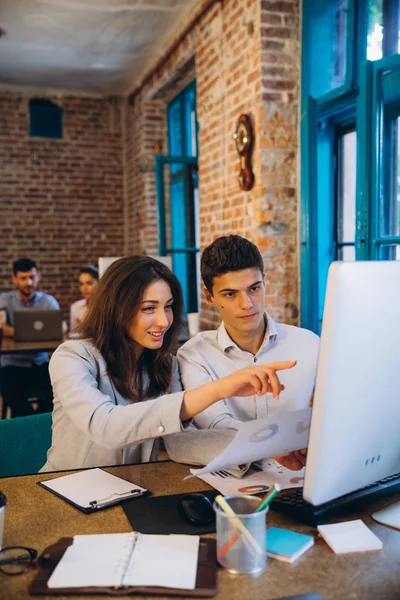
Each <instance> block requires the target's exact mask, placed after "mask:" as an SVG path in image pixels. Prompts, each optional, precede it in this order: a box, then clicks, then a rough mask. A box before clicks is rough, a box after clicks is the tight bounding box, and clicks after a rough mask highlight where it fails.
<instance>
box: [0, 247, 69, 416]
mask: <svg viewBox="0 0 400 600" xmlns="http://www.w3.org/2000/svg"><path fill="white" fill-rule="evenodd" d="M39 282H40V273H39V271H38V268H37V265H36V263H35V261H34V260H31V259H30V258H21V259H19V260H17V261H15V262H14V263H13V275H12V283H13V284H14V286H15V290H14V291H12V292H4V293H2V294H0V311H4V312H5V314H6V323H5V324H4V325H3V335H4V336H5V337H14V312H15V311H16V310H30V309H36V310H58V309H59V308H60V307H59V305H58V302H57V300H56V299H55V298H54V297H53V296H50V295H49V294H45V293H44V292H39V291H38V289H37V288H38V285H39ZM48 362H49V357H48V354H47V353H46V352H26V353H24V354H22V353H18V354H4V355H3V356H2V357H1V368H0V388H1V394H2V396H3V401H4V402H5V403H6V404H7V405H8V406H10V407H11V413H12V416H13V417H22V416H25V415H30V414H33V413H34V412H35V411H34V410H33V408H32V405H31V403H30V402H28V398H29V397H30V391H31V390H32V389H34V390H37V389H39V390H40V392H41V393H40V398H39V407H38V410H37V412H50V411H51V410H52V408H53V393H52V389H51V383H50V378H49V372H48Z"/></svg>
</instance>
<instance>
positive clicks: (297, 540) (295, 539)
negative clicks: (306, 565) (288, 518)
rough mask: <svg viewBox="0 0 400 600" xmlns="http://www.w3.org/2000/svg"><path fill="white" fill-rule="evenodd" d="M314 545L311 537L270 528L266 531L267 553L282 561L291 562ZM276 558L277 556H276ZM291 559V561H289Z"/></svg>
mask: <svg viewBox="0 0 400 600" xmlns="http://www.w3.org/2000/svg"><path fill="white" fill-rule="evenodd" d="M313 543H314V538H313V537H312V536H311V535H304V534H303V533H296V532H295V531H289V530H288V529H279V528H278V527H270V528H269V529H268V530H267V553H271V555H272V554H274V555H279V557H282V559H283V560H285V559H286V560H288V561H289V562H292V561H293V560H295V559H296V558H298V557H299V556H300V555H301V554H303V552H305V551H306V550H308V548H310V547H311V546H312V545H313ZM276 557H277V558H278V556H276ZM291 559H292V560H291Z"/></svg>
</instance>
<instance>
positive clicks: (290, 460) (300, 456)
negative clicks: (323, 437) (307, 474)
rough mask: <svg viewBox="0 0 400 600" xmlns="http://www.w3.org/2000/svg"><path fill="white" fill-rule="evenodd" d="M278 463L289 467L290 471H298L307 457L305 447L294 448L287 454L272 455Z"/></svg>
mask: <svg viewBox="0 0 400 600" xmlns="http://www.w3.org/2000/svg"><path fill="white" fill-rule="evenodd" d="M273 458H274V459H275V460H276V461H277V462H278V463H279V464H280V465H282V466H283V467H286V469H290V470H291V471H300V469H302V468H303V467H304V466H305V464H306V458H307V448H303V450H295V451H294V452H289V454H278V455H277V456H274V457H273Z"/></svg>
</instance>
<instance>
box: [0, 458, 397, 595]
mask: <svg viewBox="0 0 400 600" xmlns="http://www.w3.org/2000/svg"><path fill="white" fill-rule="evenodd" d="M107 470H108V471H110V472H112V473H115V474H116V475H120V476H121V477H124V478H126V479H128V480H131V481H133V482H134V483H137V484H139V485H141V486H143V487H146V488H149V489H150V490H151V491H152V492H153V494H154V495H162V494H167V493H170V494H173V493H179V492H189V491H195V490H201V489H206V488H207V487H208V486H207V485H206V484H205V483H204V482H202V481H201V480H198V479H194V478H193V479H189V480H187V481H183V477H184V476H185V475H187V474H188V467H187V466H185V465H179V464H175V463H173V462H170V461H165V462H158V463H151V464H142V465H133V466H130V467H111V468H109V469H107ZM53 476H54V477H57V476H58V474H54V475H53V474H41V475H29V476H24V477H9V478H4V479H1V480H0V489H1V491H2V492H4V493H5V494H6V496H7V506H6V513H5V532H4V546H12V545H22V546H29V547H31V548H36V549H37V550H39V551H41V550H43V548H44V547H45V546H48V545H49V544H51V543H53V542H55V541H57V540H58V539H59V538H60V537H64V536H73V535H75V534H78V533H80V534H89V533H122V532H128V531H131V528H130V524H129V522H128V520H127V518H126V516H125V513H124V511H123V510H122V508H121V507H120V506H115V507H113V508H110V509H108V510H103V511H100V512H98V513H94V514H91V515H86V514H85V513H82V512H80V511H79V510H77V509H75V508H74V507H72V506H70V505H69V504H67V503H66V502H64V501H63V500H61V499H60V498H57V497H56V496H55V495H54V494H51V493H50V492H48V491H46V490H45V489H43V488H41V487H40V486H38V485H36V482H37V481H40V480H43V479H50V478H52V477H53ZM396 499H399V497H397V498H396V497H392V498H391V499H390V500H389V501H390V502H393V501H394V500H396ZM387 502H388V500H380V501H379V502H375V503H374V505H373V510H375V509H376V508H377V507H382V506H383V505H384V504H385V503H387ZM371 508H372V505H370V506H369V510H371ZM350 518H363V520H364V521H365V523H366V524H367V525H368V526H370V527H371V529H372V530H373V531H374V532H375V533H376V534H377V535H378V536H379V538H380V539H381V540H382V542H383V550H382V551H380V552H369V553H364V554H347V555H344V556H336V555H335V554H334V553H333V552H332V551H331V550H330V549H329V547H328V546H327V545H326V544H325V542H324V541H323V540H321V539H318V540H316V542H315V546H314V547H313V548H311V550H309V551H308V552H306V554H304V555H303V556H302V557H300V558H299V559H298V560H297V561H296V562H295V563H294V564H293V565H290V564H287V563H284V562H281V561H277V560H272V559H269V561H268V566H267V569H266V570H265V571H264V573H262V574H261V575H260V576H258V577H251V576H249V575H231V574H229V573H227V572H225V571H224V570H222V569H219V572H218V596H217V597H218V598H220V599H224V600H228V599H229V600H271V599H273V598H278V597H280V596H290V595H294V594H300V593H303V594H304V593H306V592H318V593H320V594H321V595H322V596H323V598H324V599H325V600H350V599H351V600H358V599H359V600H372V599H373V600H399V598H400V532H399V531H396V530H393V529H389V528H387V527H384V526H381V525H379V524H378V523H375V522H374V521H373V520H371V518H370V516H369V515H368V514H367V513H361V514H356V515H352V516H351V517H349V519H350ZM268 523H269V524H270V525H275V526H278V527H288V528H292V529H293V530H295V531H298V532H302V533H307V534H315V529H313V528H311V527H308V526H305V525H301V524H300V523H298V522H295V521H294V520H292V519H290V518H288V517H285V516H283V515H281V514H279V513H276V512H273V511H271V512H270V513H269V515H268ZM33 576H34V571H33V570H31V571H30V572H28V573H25V574H23V575H19V576H16V577H10V576H7V575H4V574H3V573H1V572H0V598H1V599H2V600H11V599H12V600H15V599H17V598H18V600H19V599H23V598H28V597H29V596H28V592H27V587H28V585H29V583H30V581H31V580H32V579H33ZM53 597H54V598H59V599H61V598H65V600H73V599H74V598H78V597H79V598H82V599H83V598H86V600H88V599H93V600H95V599H98V600H101V599H104V598H105V596H69V597H64V596H63V597H61V596H53ZM131 597H132V596H131ZM136 598H138V597H137V596H136ZM158 598H160V597H158ZM165 598H168V597H167V596H166V597H165Z"/></svg>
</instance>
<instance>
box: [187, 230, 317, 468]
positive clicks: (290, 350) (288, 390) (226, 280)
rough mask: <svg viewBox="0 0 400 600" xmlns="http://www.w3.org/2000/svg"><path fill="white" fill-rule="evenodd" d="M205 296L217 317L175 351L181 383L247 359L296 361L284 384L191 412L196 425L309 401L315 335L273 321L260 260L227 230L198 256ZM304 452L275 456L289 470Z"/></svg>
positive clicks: (229, 369) (217, 426)
mask: <svg viewBox="0 0 400 600" xmlns="http://www.w3.org/2000/svg"><path fill="white" fill-rule="evenodd" d="M201 276H202V279H203V281H204V292H205V295H206V299H207V302H208V303H209V304H210V305H212V306H215V307H216V308H217V310H218V312H219V314H220V316H221V319H222V323H221V325H220V327H219V328H218V329H217V330H215V331H204V332H201V333H199V334H197V335H196V336H195V337H194V338H192V339H191V340H189V341H188V342H187V343H186V344H184V345H183V346H182V348H181V349H180V350H179V351H178V360H179V365H180V369H181V376H182V383H183V387H184V389H191V388H193V387H196V386H199V385H202V384H204V383H206V382H208V381H212V380H215V379H219V378H220V377H224V376H225V375H228V374H230V373H233V372H234V371H236V370H237V369H241V368H242V367H246V366H250V365H259V364H265V363H273V362H277V361H287V360H296V361H297V364H296V366H295V367H294V368H292V369H289V370H285V371H281V372H279V379H280V381H281V384H283V385H284V386H285V387H284V390H283V391H282V392H281V393H280V395H279V397H278V398H273V397H272V395H271V394H266V395H265V396H261V397H260V396H254V399H253V401H250V398H240V397H233V398H225V399H224V400H221V401H220V402H217V403H216V404H214V405H213V406H211V407H210V408H208V409H207V410H205V411H204V412H202V413H200V414H199V415H197V417H196V418H195V419H194V424H195V426H196V427H197V428H198V429H208V430H214V431H217V430H219V431H222V430H225V431H226V430H237V429H238V426H239V424H240V422H242V421H249V420H251V419H257V418H263V417H267V416H270V415H274V414H276V413H278V412H281V411H292V410H297V409H301V408H306V407H307V406H309V404H310V401H311V397H312V393H313V389H314V380H315V371H316V364H317V355H318V345H319V338H318V336H316V335H315V334H314V333H312V332H311V331H308V330H306V329H301V328H299V327H293V326H290V325H283V324H280V323H276V322H275V321H274V320H273V319H272V317H271V316H270V315H269V314H268V313H267V312H266V310H265V283H264V264H263V260H262V257H261V254H260V252H259V250H258V248H257V247H256V246H255V245H254V244H252V243H251V242H249V241H248V240H246V239H244V238H242V237H240V236H238V235H230V236H223V237H220V238H218V239H216V240H215V241H214V242H213V243H212V244H211V245H210V246H208V247H207V248H206V249H205V250H204V252H203V255H202V258H201ZM304 454H305V453H303V451H299V452H294V453H291V454H290V455H287V456H285V457H281V456H280V457H275V458H276V459H277V460H279V462H280V463H281V464H284V465H285V466H287V467H288V468H291V469H300V468H301V467H302V466H303V465H304V462H305V456H304Z"/></svg>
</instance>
